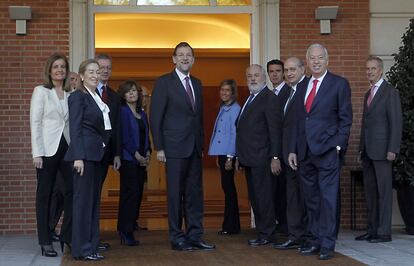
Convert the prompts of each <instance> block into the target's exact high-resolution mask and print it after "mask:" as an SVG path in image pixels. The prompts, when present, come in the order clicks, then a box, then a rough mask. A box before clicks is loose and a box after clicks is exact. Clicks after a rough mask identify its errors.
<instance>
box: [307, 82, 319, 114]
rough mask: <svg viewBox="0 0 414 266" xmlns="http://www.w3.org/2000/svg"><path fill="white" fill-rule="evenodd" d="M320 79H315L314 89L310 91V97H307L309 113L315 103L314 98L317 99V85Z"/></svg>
mask: <svg viewBox="0 0 414 266" xmlns="http://www.w3.org/2000/svg"><path fill="white" fill-rule="evenodd" d="M318 81H319V80H317V79H315V80H314V81H313V86H312V90H311V91H310V93H309V95H308V98H307V99H306V102H305V107H306V111H307V112H308V113H309V112H310V109H311V106H312V103H313V99H315V95H316V85H317V84H318Z"/></svg>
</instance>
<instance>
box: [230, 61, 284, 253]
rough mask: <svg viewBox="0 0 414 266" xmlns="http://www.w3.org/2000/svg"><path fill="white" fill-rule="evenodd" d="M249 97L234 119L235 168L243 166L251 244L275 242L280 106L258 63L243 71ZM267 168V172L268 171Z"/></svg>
mask: <svg viewBox="0 0 414 266" xmlns="http://www.w3.org/2000/svg"><path fill="white" fill-rule="evenodd" d="M246 78H247V85H248V87H249V91H250V96H249V98H248V99H247V101H246V102H245V104H244V105H243V108H242V109H241V111H240V114H239V118H238V120H237V122H236V125H237V129H236V156H237V160H236V168H239V166H241V167H244V169H245V174H246V179H247V188H248V193H249V199H250V203H251V206H252V208H253V212H254V217H255V225H256V231H257V238H256V239H251V240H249V241H248V244H249V245H250V246H261V245H267V244H269V243H271V242H274V241H275V230H276V224H275V213H274V208H273V204H274V203H273V189H272V175H271V173H272V174H273V175H278V174H280V171H281V167H280V158H281V156H282V154H281V152H282V151H281V150H282V147H281V140H282V138H281V134H282V125H281V123H282V108H281V103H280V102H279V100H278V98H277V96H276V95H275V94H274V93H272V91H270V90H269V89H268V88H267V87H266V72H265V70H264V69H263V67H262V66H260V65H251V66H249V67H248V68H247V70H246ZM269 170H270V171H269Z"/></svg>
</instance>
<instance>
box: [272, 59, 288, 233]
mask: <svg viewBox="0 0 414 266" xmlns="http://www.w3.org/2000/svg"><path fill="white" fill-rule="evenodd" d="M266 69H267V75H268V76H269V80H270V82H271V83H272V87H271V88H270V90H271V91H273V93H274V94H276V95H277V97H278V98H279V100H280V101H279V102H280V103H281V106H282V108H283V104H284V103H285V102H286V100H287V99H288V97H289V93H290V86H289V85H288V84H286V83H285V81H284V80H283V79H284V71H285V67H284V63H283V61H281V60H279V59H273V60H270V61H269V62H267V64H266ZM282 164H283V160H282ZM273 182H274V184H273V189H274V191H273V197H274V207H275V218H276V221H277V225H276V232H277V233H282V234H287V233H288V228H287V219H286V176H285V171H284V167H283V166H282V172H281V173H280V174H279V175H277V176H274V177H273Z"/></svg>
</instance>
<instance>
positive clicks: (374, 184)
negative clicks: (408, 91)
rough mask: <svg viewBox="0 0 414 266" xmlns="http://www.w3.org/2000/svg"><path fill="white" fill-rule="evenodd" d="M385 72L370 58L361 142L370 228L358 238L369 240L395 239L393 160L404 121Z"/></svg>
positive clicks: (385, 240) (399, 101) (376, 60)
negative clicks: (392, 219) (392, 225)
mask: <svg viewBox="0 0 414 266" xmlns="http://www.w3.org/2000/svg"><path fill="white" fill-rule="evenodd" d="M383 72H384V66H383V62H382V59H381V58H379V57H374V56H372V57H369V58H368V60H367V62H366V75H367V79H368V81H369V83H370V89H369V90H368V91H367V92H366V93H365V97H364V112H363V113H362V123H361V124H362V125H361V136H360V144H359V152H360V155H361V159H362V167H363V170H364V190H365V199H366V201H367V211H368V228H367V233H366V234H363V235H361V236H357V237H356V238H355V240H367V241H368V242H370V243H380V242H390V241H391V240H392V238H391V218H392V163H393V161H394V160H395V159H396V156H397V154H398V152H399V151H400V144H401V135H402V124H403V123H402V111H401V100H400V95H399V94H398V91H397V90H396V89H395V88H394V87H393V86H392V85H391V84H390V83H388V82H387V81H385V80H384V79H383V77H382V75H383Z"/></svg>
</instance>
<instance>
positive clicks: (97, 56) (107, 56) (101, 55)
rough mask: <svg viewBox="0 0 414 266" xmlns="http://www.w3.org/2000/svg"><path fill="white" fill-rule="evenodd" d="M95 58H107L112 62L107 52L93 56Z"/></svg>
mask: <svg viewBox="0 0 414 266" xmlns="http://www.w3.org/2000/svg"><path fill="white" fill-rule="evenodd" d="M95 60H96V61H98V60H109V61H111V64H112V57H111V56H110V55H109V54H97V55H96V56H95Z"/></svg>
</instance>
